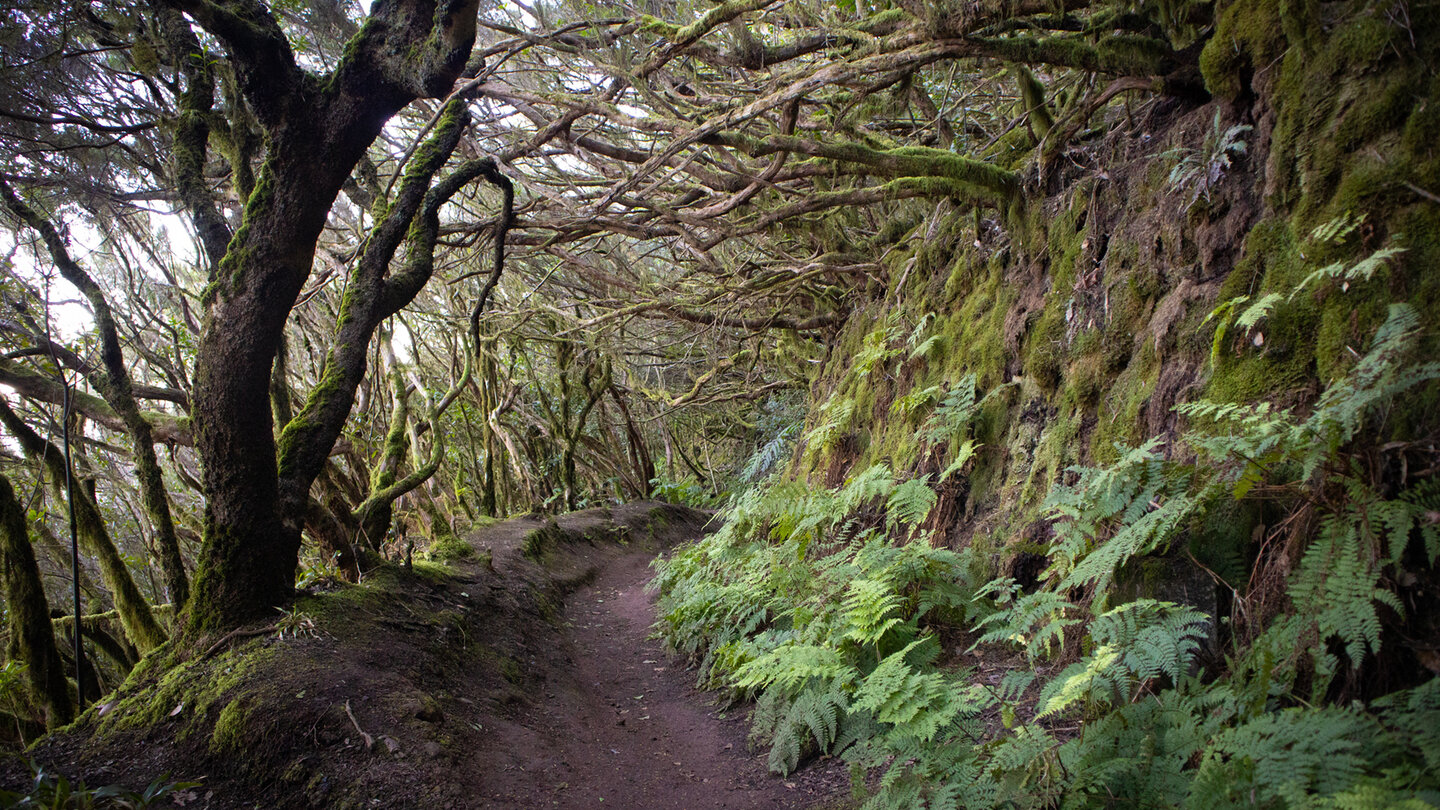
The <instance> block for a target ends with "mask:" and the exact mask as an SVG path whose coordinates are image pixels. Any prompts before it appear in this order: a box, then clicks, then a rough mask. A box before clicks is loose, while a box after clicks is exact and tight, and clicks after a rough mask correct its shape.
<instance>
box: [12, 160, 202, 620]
mask: <svg viewBox="0 0 1440 810" xmlns="http://www.w3.org/2000/svg"><path fill="white" fill-rule="evenodd" d="M0 196H3V199H4V202H5V207H6V208H8V209H10V211H11V213H13V214H14V215H15V216H16V217H18V218H19V219H20V220H21V221H23V222H24V223H25V224H26V225H28V226H29V227H30V228H32V229H33V230H34V231H35V232H36V233H38V234H40V238H41V240H42V241H43V242H44V243H45V247H46V249H47V250H48V251H49V252H50V258H51V259H52V260H53V261H54V262H55V266H56V268H58V269H59V270H60V274H61V275H62V276H64V277H65V280H66V281H69V282H70V283H71V284H73V285H75V287H76V288H77V289H78V290H80V292H81V293H82V294H83V295H84V296H85V298H86V300H88V301H89V302H90V311H91V314H92V315H93V316H94V318H95V335H96V337H97V338H99V341H100V361H101V368H100V369H98V370H96V371H95V372H94V373H91V374H89V375H88V377H89V379H90V380H91V382H92V383H93V384H94V385H95V388H96V390H98V391H99V392H100V394H101V395H102V396H103V397H104V398H105V402H106V404H108V405H109V406H110V407H111V408H112V409H113V410H114V411H115V413H116V414H118V415H119V416H120V419H121V421H122V422H124V424H125V431H126V432H127V433H129V434H130V452H131V456H132V457H133V458H134V461H135V478H136V482H137V483H138V484H139V487H140V499H141V500H142V501H143V502H144V504H145V511H146V512H148V513H149V516H150V523H151V528H152V529H153V530H154V532H155V550H156V552H155V556H156V557H158V558H159V563H160V570H161V571H162V572H163V574H164V576H165V589H166V591H167V592H168V593H169V595H170V601H171V602H173V603H174V604H175V606H176V607H180V606H182V605H184V604H185V601H186V600H187V599H189V598H190V580H189V578H188V577H187V576H186V573H185V563H184V560H182V559H181V557H180V541H179V539H178V538H177V537H176V534H175V521H174V519H173V518H172V517H171V515H170V495H169V493H168V492H167V491H166V489H165V478H164V475H163V474H162V473H161V472H160V462H159V461H158V460H157V459H156V457H155V438H154V435H153V433H152V431H151V428H150V423H149V422H148V421H146V419H145V417H144V415H143V414H141V413H140V406H139V405H138V404H137V403H136V400H135V384H134V381H133V380H131V378H130V371H129V369H128V368H127V366H126V365H125V355H124V353H123V352H122V351H121V350H120V334H119V331H118V330H117V328H116V323H115V315H114V313H113V312H112V311H111V309H110V302H109V300H108V299H107V298H106V296H105V292H104V291H103V290H101V289H100V285H98V284H96V283H95V280H94V279H92V278H91V277H90V274H89V273H87V272H85V270H84V268H82V267H81V266H80V264H79V263H78V262H76V261H75V260H74V259H73V258H71V256H70V252H69V250H68V249H67V248H66V247H65V240H64V239H62V238H61V237H60V233H59V232H58V231H57V230H56V229H55V226H54V225H52V224H51V223H50V221H49V220H47V219H45V218H44V217H42V216H40V214H39V213H38V212H36V211H35V210H34V209H33V208H31V207H30V206H29V205H27V204H26V203H25V202H24V201H22V200H21V199H20V198H19V197H18V196H16V194H15V192H14V191H12V190H11V188H10V186H9V185H7V184H5V183H3V182H0Z"/></svg>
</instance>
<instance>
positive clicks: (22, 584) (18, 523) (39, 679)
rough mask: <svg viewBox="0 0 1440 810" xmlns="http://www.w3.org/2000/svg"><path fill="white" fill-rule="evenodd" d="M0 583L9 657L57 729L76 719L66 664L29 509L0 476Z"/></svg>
mask: <svg viewBox="0 0 1440 810" xmlns="http://www.w3.org/2000/svg"><path fill="white" fill-rule="evenodd" d="M0 584H3V585H4V588H5V610H6V614H7V617H8V623H9V625H10V638H9V640H8V643H7V646H6V656H7V657H8V658H9V659H10V660H11V661H21V662H23V663H24V664H25V672H26V675H27V676H28V677H29V679H30V689H31V691H33V692H34V693H35V698H36V700H37V701H38V702H39V703H40V704H41V705H42V706H44V707H45V725H46V726H47V727H49V728H56V727H58V726H63V725H65V724H66V723H69V722H70V720H71V719H72V718H74V716H75V703H74V701H73V700H71V698H70V686H69V684H68V683H67V682H66V680H65V664H64V662H63V660H62V659H61V657H60V650H59V649H58V648H57V647H56V645H55V630H54V628H53V626H52V625H51V624H50V605H49V603H48V602H46V600H45V586H44V585H43V584H42V583H41V581H40V566H39V565H37V564H36V562H35V550H34V549H33V548H32V547H31V545H30V533H29V532H28V531H26V529H25V510H24V508H22V507H21V506H20V503H19V501H17V500H15V490H14V488H13V487H11V486H10V480H9V479H8V478H6V477H5V476H3V475H0Z"/></svg>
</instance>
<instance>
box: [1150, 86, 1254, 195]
mask: <svg viewBox="0 0 1440 810" xmlns="http://www.w3.org/2000/svg"><path fill="white" fill-rule="evenodd" d="M1252 129H1254V127H1252V126H1250V125H1249V124H1232V125H1231V126H1229V127H1226V126H1225V125H1224V121H1223V120H1222V119H1221V111H1220V110H1216V111H1215V120H1214V122H1213V123H1212V124H1211V126H1210V134H1209V135H1207V136H1206V138H1205V143H1204V145H1203V146H1201V147H1200V148H1198V149H1195V148H1187V147H1177V148H1175V149H1171V150H1169V151H1167V152H1165V153H1164V155H1163V157H1166V158H1169V159H1171V160H1174V161H1175V166H1174V167H1173V168H1172V169H1171V170H1170V178H1169V182H1170V186H1171V188H1173V189H1175V190H1176V191H1177V192H1179V193H1180V194H1181V196H1182V197H1184V198H1185V205H1184V206H1182V210H1189V209H1191V208H1194V207H1195V205H1196V203H1198V202H1199V201H1200V200H1202V199H1203V200H1204V201H1205V203H1206V204H1207V205H1208V204H1209V203H1210V195H1211V193H1212V192H1214V190H1215V189H1216V188H1217V187H1218V186H1219V185H1220V183H1221V181H1223V180H1224V179H1225V175H1226V174H1228V173H1229V171H1230V169H1232V168H1233V167H1234V165H1235V161H1236V159H1238V158H1240V157H1243V156H1244V155H1245V153H1246V152H1247V151H1248V147H1247V146H1246V144H1245V140H1244V138H1243V137H1241V136H1243V135H1244V134H1245V133H1247V132H1249V131H1250V130H1252Z"/></svg>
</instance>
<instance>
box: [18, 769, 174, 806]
mask: <svg viewBox="0 0 1440 810" xmlns="http://www.w3.org/2000/svg"><path fill="white" fill-rule="evenodd" d="M30 770H31V773H32V774H33V778H32V779H31V782H30V787H29V789H28V790H27V791H26V792H24V793H18V792H11V791H4V790H0V804H4V806H5V807H13V808H16V809H17V810H20V808H37V810H38V809H39V808H43V809H44V810H101V809H102V808H103V809H105V810H111V809H113V810H134V809H135V808H142V807H154V806H156V804H158V803H160V802H162V801H164V800H167V799H169V798H171V797H172V796H174V795H175V794H177V793H180V792H182V791H186V790H189V789H191V788H195V787H199V786H200V783H199V782H169V781H166V779H165V777H161V778H160V779H157V780H155V781H154V782H151V783H150V784H149V785H148V786H146V787H145V788H144V789H143V790H139V791H135V790H130V789H127V788H123V787H120V786H119V785H106V786H104V787H98V788H88V787H86V786H85V783H84V782H76V783H73V784H72V783H71V782H70V780H69V779H66V778H65V776H64V775H62V774H58V773H52V772H50V771H47V770H45V769H44V768H42V767H41V766H39V765H36V764H35V763H33V762H32V763H30Z"/></svg>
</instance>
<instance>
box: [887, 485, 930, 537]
mask: <svg viewBox="0 0 1440 810" xmlns="http://www.w3.org/2000/svg"><path fill="white" fill-rule="evenodd" d="M929 480H930V477H929V476H921V477H920V478H913V479H911V480H909V481H906V482H905V483H903V484H900V485H898V486H896V487H895V488H894V489H892V490H891V491H890V497H889V498H888V499H887V500H886V503H885V512H886V518H887V520H889V521H890V522H891V523H892V524H896V523H898V524H903V525H906V526H915V525H916V524H919V523H923V522H924V521H925V518H927V517H929V515H930V510H931V509H933V508H934V507H935V502H936V501H937V500H938V498H937V496H936V495H935V490H933V489H931V488H930V483H929Z"/></svg>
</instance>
